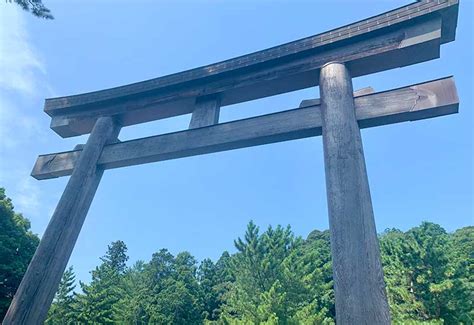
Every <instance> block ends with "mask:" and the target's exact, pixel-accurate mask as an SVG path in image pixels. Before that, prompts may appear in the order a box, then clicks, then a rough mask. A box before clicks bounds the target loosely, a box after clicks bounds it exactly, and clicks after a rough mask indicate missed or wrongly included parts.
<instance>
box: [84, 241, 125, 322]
mask: <svg viewBox="0 0 474 325" xmlns="http://www.w3.org/2000/svg"><path fill="white" fill-rule="evenodd" d="M126 252H127V247H126V245H125V244H124V243H123V242H122V241H120V240H119V241H116V242H113V243H112V244H111V245H109V246H108V250H107V253H106V254H105V255H104V256H103V257H102V258H101V260H102V264H101V265H100V266H98V267H96V269H95V270H94V271H92V272H91V274H92V281H91V283H90V284H85V283H83V282H79V283H80V285H81V289H82V291H83V294H79V295H77V304H78V309H79V312H78V320H79V322H82V323H87V324H94V323H98V324H113V323H114V305H115V304H116V303H117V302H118V301H119V300H120V299H121V297H122V295H123V290H122V287H121V284H122V281H121V280H122V277H123V274H124V272H125V263H126V261H127V260H128V256H127V254H126Z"/></svg>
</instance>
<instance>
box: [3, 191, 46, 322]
mask: <svg viewBox="0 0 474 325" xmlns="http://www.w3.org/2000/svg"><path fill="white" fill-rule="evenodd" d="M30 227H31V225H30V221H29V220H28V219H26V218H24V217H23V216H22V215H21V214H19V213H15V211H14V207H13V204H12V201H11V200H10V199H9V198H8V197H7V196H6V195H5V189H4V188H0V319H3V317H4V315H5V313H6V312H7V309H8V306H9V305H10V302H11V300H12V299H13V295H14V294H15V292H16V289H17V288H18V286H19V285H20V282H21V279H22V278H23V275H24V274H25V272H26V269H27V267H28V264H29V263H30V260H31V258H32V257H33V254H34V253H35V250H36V247H37V246H38V243H39V238H38V236H36V235H35V234H33V233H32V232H31V231H30Z"/></svg>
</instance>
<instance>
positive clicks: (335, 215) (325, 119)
mask: <svg viewBox="0 0 474 325" xmlns="http://www.w3.org/2000/svg"><path fill="white" fill-rule="evenodd" d="M319 84H320V92H321V113H322V114H321V116H322V130H323V145H324V167H325V172H326V189H327V201H328V210H329V230H330V233H331V252H332V267H333V277H334V293H335V301H336V323H337V324H341V325H352V324H367V325H369V324H380V325H383V324H386V325H388V324H390V309H389V306H388V300H387V295H386V292H385V283H384V279H383V270H382V263H381V259H380V250H379V244H378V240H377V232H376V230H375V221H374V213H373V209H372V201H371V198H370V190H369V181H368V178H367V171H366V167H365V159H364V151H363V147H362V139H361V135H360V130H359V125H358V124H357V118H356V109H355V105H354V98H353V90H352V80H351V77H350V75H349V72H348V70H347V68H346V67H345V66H344V65H343V64H340V63H330V64H328V65H326V66H324V67H323V68H322V70H321V75H320V83H319Z"/></svg>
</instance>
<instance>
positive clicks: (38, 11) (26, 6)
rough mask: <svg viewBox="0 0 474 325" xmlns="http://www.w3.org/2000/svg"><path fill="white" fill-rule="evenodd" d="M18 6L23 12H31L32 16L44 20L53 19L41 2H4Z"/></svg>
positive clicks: (32, 0) (22, 0)
mask: <svg viewBox="0 0 474 325" xmlns="http://www.w3.org/2000/svg"><path fill="white" fill-rule="evenodd" d="M6 1H7V2H10V3H11V2H14V3H16V4H18V5H19V6H20V7H21V8H22V9H23V10H25V11H29V12H31V13H32V14H33V15H35V16H36V17H39V18H44V19H54V17H53V15H52V14H51V11H50V10H49V9H48V8H46V7H45V5H44V4H43V2H42V1H41V0H6Z"/></svg>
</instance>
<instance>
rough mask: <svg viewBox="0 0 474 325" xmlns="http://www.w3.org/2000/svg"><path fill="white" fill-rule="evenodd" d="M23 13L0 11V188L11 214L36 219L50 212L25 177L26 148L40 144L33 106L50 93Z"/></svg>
mask: <svg viewBox="0 0 474 325" xmlns="http://www.w3.org/2000/svg"><path fill="white" fill-rule="evenodd" d="M26 14H27V13H25V12H23V11H22V10H21V9H19V8H18V6H16V5H9V4H7V5H2V6H1V8H0V186H4V187H6V189H7V195H8V196H10V197H11V198H12V200H13V203H14V205H15V208H16V209H15V210H16V211H18V212H22V213H24V214H25V216H27V217H29V218H30V217H32V218H36V217H39V216H42V217H44V210H45V209H47V210H48V212H49V210H50V208H49V207H48V206H47V205H45V204H44V201H45V197H44V196H43V195H42V193H41V189H40V185H39V184H38V183H37V181H36V180H34V179H33V178H31V176H30V170H29V168H30V166H29V165H30V163H32V162H33V161H34V159H35V158H36V157H35V153H33V152H32V150H31V148H34V147H35V145H37V144H38V142H40V141H41V142H42V141H45V140H43V139H45V138H46V137H45V133H46V131H47V128H45V127H44V121H43V122H41V121H40V115H39V114H41V113H42V112H41V110H38V107H40V105H42V102H43V97H44V94H45V93H47V94H49V95H50V94H51V91H50V86H49V84H48V82H47V79H46V67H45V64H44V63H43V61H42V60H41V58H40V55H39V53H38V51H37V50H36V49H35V48H34V46H33V45H32V43H31V42H30V36H29V33H28V29H27V25H26V21H25V15H26ZM46 201H47V200H46ZM40 203H41V204H40Z"/></svg>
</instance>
